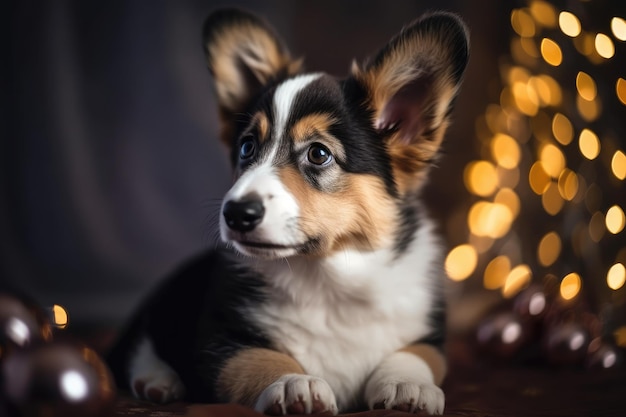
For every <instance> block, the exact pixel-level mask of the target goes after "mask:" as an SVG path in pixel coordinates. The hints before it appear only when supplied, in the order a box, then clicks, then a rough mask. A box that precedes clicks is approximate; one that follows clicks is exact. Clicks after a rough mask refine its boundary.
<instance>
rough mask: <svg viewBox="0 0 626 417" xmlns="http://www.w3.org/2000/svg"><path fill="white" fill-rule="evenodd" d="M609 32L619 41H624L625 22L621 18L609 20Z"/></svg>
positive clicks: (625, 39) (625, 32)
mask: <svg viewBox="0 0 626 417" xmlns="http://www.w3.org/2000/svg"><path fill="white" fill-rule="evenodd" d="M611 32H613V36H615V37H616V38H617V39H619V40H620V41H626V20H624V19H622V18H621V17H614V18H613V19H611Z"/></svg>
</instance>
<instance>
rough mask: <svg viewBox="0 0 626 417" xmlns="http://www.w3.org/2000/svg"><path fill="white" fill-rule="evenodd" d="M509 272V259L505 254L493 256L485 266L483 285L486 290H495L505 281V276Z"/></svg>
mask: <svg viewBox="0 0 626 417" xmlns="http://www.w3.org/2000/svg"><path fill="white" fill-rule="evenodd" d="M509 272H511V261H510V260H509V258H508V257H507V256H504V255H501V256H497V257H495V258H493V259H492V260H491V261H489V263H488V264H487V266H486V267H485V273H484V275H483V285H484V287H485V288H486V289H488V290H497V289H498V288H501V287H502V286H503V285H504V283H505V282H506V277H507V276H508V275H509Z"/></svg>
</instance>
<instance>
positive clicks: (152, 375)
mask: <svg viewBox="0 0 626 417" xmlns="http://www.w3.org/2000/svg"><path fill="white" fill-rule="evenodd" d="M129 366H130V387H131V389H132V391H133V394H134V395H135V397H137V398H140V399H144V400H149V401H152V402H155V403H167V402H171V401H175V400H180V399H182V398H183V396H184V394H185V387H184V385H183V383H182V382H181V380H180V378H179V376H178V374H177V373H176V371H174V370H173V369H172V368H171V367H170V366H169V365H168V364H167V363H165V362H163V360H162V359H161V358H159V357H158V355H157V354H156V352H155V351H154V346H153V345H152V342H151V341H150V339H148V338H147V337H146V338H144V339H143V340H142V341H141V342H140V343H139V344H138V345H137V349H136V350H135V352H134V354H133V355H131V357H130V361H129Z"/></svg>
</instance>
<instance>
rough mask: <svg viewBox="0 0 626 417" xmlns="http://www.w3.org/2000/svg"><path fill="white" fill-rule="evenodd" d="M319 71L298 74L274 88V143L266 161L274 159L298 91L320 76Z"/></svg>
mask: <svg viewBox="0 0 626 417" xmlns="http://www.w3.org/2000/svg"><path fill="white" fill-rule="evenodd" d="M321 76H322V74H320V73H313V74H305V75H299V76H297V77H295V78H291V79H289V80H287V81H285V82H283V83H282V84H280V85H279V86H278V87H277V88H276V92H275V93H274V103H273V104H274V145H273V149H272V152H270V156H269V158H268V161H272V159H274V155H275V154H276V151H277V149H278V143H279V142H280V139H281V138H282V136H283V132H284V130H285V127H286V125H287V120H289V115H290V114H291V109H292V108H293V102H294V100H295V98H296V96H297V95H298V93H299V92H300V91H302V90H303V89H304V88H305V87H306V86H307V85H309V84H311V83H312V82H313V81H315V80H316V79H318V78H319V77H321Z"/></svg>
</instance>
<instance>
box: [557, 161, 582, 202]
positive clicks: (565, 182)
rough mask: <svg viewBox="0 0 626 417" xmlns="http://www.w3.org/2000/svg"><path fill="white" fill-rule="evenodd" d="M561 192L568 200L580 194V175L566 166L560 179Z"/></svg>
mask: <svg viewBox="0 0 626 417" xmlns="http://www.w3.org/2000/svg"><path fill="white" fill-rule="evenodd" d="M558 187H559V193H561V197H563V198H564V199H565V200H567V201H572V200H573V199H574V197H576V195H577V194H578V175H576V173H575V172H574V171H572V170H570V169H567V168H565V169H564V170H563V171H562V172H561V175H559V180H558Z"/></svg>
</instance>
